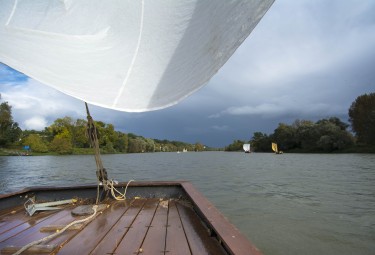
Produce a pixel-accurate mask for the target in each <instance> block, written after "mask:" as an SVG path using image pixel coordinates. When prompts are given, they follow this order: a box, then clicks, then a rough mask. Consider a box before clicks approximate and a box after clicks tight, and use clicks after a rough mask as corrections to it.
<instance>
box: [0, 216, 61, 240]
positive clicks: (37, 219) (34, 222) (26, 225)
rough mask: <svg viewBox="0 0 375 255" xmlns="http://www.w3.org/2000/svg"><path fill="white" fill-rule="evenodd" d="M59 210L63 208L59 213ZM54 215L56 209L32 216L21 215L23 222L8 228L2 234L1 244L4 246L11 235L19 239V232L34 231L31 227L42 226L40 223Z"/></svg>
mask: <svg viewBox="0 0 375 255" xmlns="http://www.w3.org/2000/svg"><path fill="white" fill-rule="evenodd" d="M59 212H61V210H59V211H58V212H57V213H59ZM54 215H56V211H48V212H40V213H38V214H37V215H34V216H32V217H30V216H26V217H21V219H20V220H22V221H23V223H21V224H18V225H17V226H15V227H13V228H10V229H8V230H6V231H5V232H3V233H2V234H1V235H0V246H2V244H3V243H4V241H6V240H7V239H9V238H11V237H12V239H17V236H18V235H19V234H22V235H27V233H28V231H32V230H30V229H33V228H36V227H38V226H40V224H41V223H42V222H43V221H46V220H47V221H48V219H49V218H51V217H53V216H54ZM8 227H9V226H8Z"/></svg>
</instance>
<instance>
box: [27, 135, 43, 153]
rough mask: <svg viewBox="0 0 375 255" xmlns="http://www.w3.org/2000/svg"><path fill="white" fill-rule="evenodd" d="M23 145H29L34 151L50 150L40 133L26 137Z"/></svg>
mask: <svg viewBox="0 0 375 255" xmlns="http://www.w3.org/2000/svg"><path fill="white" fill-rule="evenodd" d="M23 145H29V146H30V148H31V150H32V151H34V152H47V151H48V147H47V145H46V144H45V142H44V141H43V139H42V138H41V137H40V136H39V135H38V134H30V135H28V136H27V137H26V138H25V139H24V141H23Z"/></svg>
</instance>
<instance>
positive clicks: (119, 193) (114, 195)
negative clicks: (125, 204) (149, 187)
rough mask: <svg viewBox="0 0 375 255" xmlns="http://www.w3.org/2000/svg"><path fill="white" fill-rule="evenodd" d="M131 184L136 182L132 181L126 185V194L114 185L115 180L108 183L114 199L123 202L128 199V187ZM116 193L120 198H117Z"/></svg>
mask: <svg viewBox="0 0 375 255" xmlns="http://www.w3.org/2000/svg"><path fill="white" fill-rule="evenodd" d="M131 182H134V180H130V181H128V183H127V184H126V187H125V191H124V194H123V193H121V191H119V190H118V189H116V188H115V185H114V181H113V180H110V181H107V186H108V188H109V190H110V191H111V194H112V197H113V198H114V199H116V200H118V201H122V200H125V199H126V191H127V189H128V186H129V184H130V183H131ZM116 193H117V194H118V195H119V196H116Z"/></svg>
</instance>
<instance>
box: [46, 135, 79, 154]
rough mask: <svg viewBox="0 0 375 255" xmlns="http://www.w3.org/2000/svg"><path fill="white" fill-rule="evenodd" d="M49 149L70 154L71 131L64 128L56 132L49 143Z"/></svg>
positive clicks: (71, 149)
mask: <svg viewBox="0 0 375 255" xmlns="http://www.w3.org/2000/svg"><path fill="white" fill-rule="evenodd" d="M49 149H50V150H51V151H54V152H57V153H59V154H71V153H72V152H73V144H72V138H71V133H70V132H69V131H68V130H67V129H64V130H63V131H62V132H61V133H59V134H57V135H56V136H55V137H54V138H53V140H52V142H51V143H50V146H49Z"/></svg>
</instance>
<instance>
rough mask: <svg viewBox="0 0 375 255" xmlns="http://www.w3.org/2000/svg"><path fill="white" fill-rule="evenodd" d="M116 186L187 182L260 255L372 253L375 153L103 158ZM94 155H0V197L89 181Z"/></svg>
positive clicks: (374, 225)
mask: <svg viewBox="0 0 375 255" xmlns="http://www.w3.org/2000/svg"><path fill="white" fill-rule="evenodd" d="M103 163H104V165H105V167H106V168H107V170H108V173H109V176H110V178H114V179H116V180H119V181H127V180H130V179H135V180H139V181H140V180H182V179H183V180H189V181H191V182H192V183H193V184H194V185H195V186H196V187H197V188H198V189H199V190H200V191H201V192H202V193H203V194H204V195H205V196H206V197H207V198H208V199H209V200H211V202H213V203H214V204H215V205H216V206H217V207H218V208H219V210H220V211H221V212H222V213H223V214H225V215H226V216H227V217H228V218H229V219H230V221H231V222H232V223H234V224H235V225H236V226H237V227H238V228H239V229H240V230H241V231H242V232H243V233H244V234H245V235H247V236H248V237H249V238H250V239H251V240H252V242H254V243H255V244H256V246H258V247H259V248H260V249H261V250H262V251H263V253H264V254H265V255H267V254H269V255H273V254H341V255H342V254H375V242H374V240H375V155H369V154H335V155H328V154H283V155H275V154H272V153H269V154H266V153H265V154H263V153H252V154H245V153H225V152H204V153H180V154H177V153H153V154H128V155H105V156H103ZM95 171H96V167H95V161H94V158H93V156H60V157H56V156H43V157H0V193H6V192H10V191H15V190H19V189H21V188H24V187H27V186H41V185H44V186H46V185H47V186H56V185H73V184H82V183H95V181H96V179H95V178H96V176H95Z"/></svg>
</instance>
